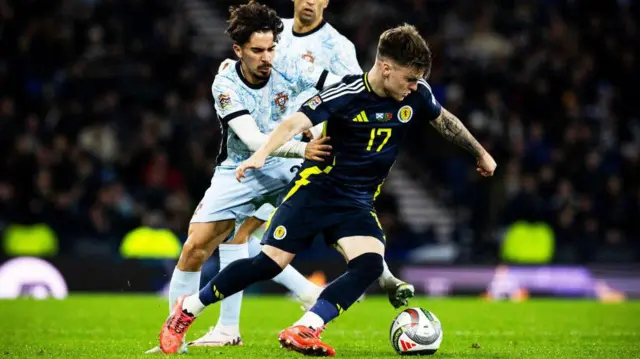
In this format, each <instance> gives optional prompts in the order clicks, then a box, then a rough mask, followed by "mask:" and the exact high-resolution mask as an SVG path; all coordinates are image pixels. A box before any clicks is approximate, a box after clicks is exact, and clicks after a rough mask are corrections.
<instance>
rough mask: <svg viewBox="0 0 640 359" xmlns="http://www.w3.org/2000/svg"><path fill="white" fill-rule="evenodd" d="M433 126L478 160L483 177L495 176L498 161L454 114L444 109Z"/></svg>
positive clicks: (478, 169) (433, 122)
mask: <svg viewBox="0 0 640 359" xmlns="http://www.w3.org/2000/svg"><path fill="white" fill-rule="evenodd" d="M431 125H432V126H433V127H434V128H435V129H436V130H438V132H440V134H441V135H442V136H443V137H444V138H446V139H447V140H449V141H451V142H453V143H455V144H456V145H458V146H460V147H462V148H464V149H465V150H467V151H468V152H470V153H471V154H472V155H473V156H474V157H475V158H476V161H477V165H478V168H477V171H478V172H480V174H481V175H483V176H485V177H489V176H493V172H494V171H495V169H496V166H497V164H496V161H495V160H494V159H493V157H491V155H490V154H489V152H487V151H486V150H485V149H484V148H483V147H482V145H481V144H480V143H479V142H478V141H477V140H476V139H475V137H473V135H472V134H471V132H469V130H468V129H467V128H466V127H465V126H464V125H463V124H462V121H460V119H458V118H457V117H456V116H455V115H454V114H452V113H451V112H449V111H447V110H446V109H445V108H444V107H443V108H442V112H441V113H440V116H438V118H436V119H435V120H433V121H431Z"/></svg>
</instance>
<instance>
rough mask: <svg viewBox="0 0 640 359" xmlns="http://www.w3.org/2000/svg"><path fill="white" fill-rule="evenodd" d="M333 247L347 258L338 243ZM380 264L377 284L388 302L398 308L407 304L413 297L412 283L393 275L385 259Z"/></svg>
mask: <svg viewBox="0 0 640 359" xmlns="http://www.w3.org/2000/svg"><path fill="white" fill-rule="evenodd" d="M335 249H336V250H337V251H338V252H339V253H340V254H342V256H343V257H344V258H345V260H347V257H346V255H345V254H344V251H343V250H342V248H340V246H339V245H336V246H335ZM382 265H383V271H382V275H381V276H380V278H378V284H379V285H380V287H381V288H382V289H383V290H384V291H385V292H387V296H388V297H389V303H391V305H392V306H393V307H394V308H400V307H402V306H407V305H409V299H410V298H413V296H414V295H415V288H414V287H413V285H411V284H409V283H407V282H405V281H403V280H401V279H398V278H397V277H396V276H394V275H393V273H391V270H389V266H388V265H387V261H383V262H382ZM358 301H360V300H358Z"/></svg>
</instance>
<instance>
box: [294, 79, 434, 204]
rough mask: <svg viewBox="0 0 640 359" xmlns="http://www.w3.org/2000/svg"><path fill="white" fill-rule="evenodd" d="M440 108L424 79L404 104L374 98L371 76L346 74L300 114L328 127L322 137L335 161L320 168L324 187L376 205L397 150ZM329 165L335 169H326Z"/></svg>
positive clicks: (314, 164)
mask: <svg viewBox="0 0 640 359" xmlns="http://www.w3.org/2000/svg"><path fill="white" fill-rule="evenodd" d="M441 109H442V108H441V106H440V104H439V103H438V101H436V99H435V97H434V96H433V93H432V92H431V87H430V86H429V84H428V83H427V82H426V81H425V80H422V79H421V80H419V81H418V90H417V91H414V92H411V94H409V95H408V96H407V97H405V98H404V100H403V101H401V102H398V101H395V100H393V99H391V98H384V97H380V96H378V95H376V94H375V93H374V92H373V91H372V90H371V86H370V84H369V83H368V81H367V74H366V73H365V74H363V75H348V76H345V77H344V78H343V79H342V81H341V82H339V83H337V84H335V85H334V86H331V87H329V88H327V89H325V90H323V91H321V92H320V93H319V94H318V95H316V96H314V97H312V98H311V99H309V100H308V101H307V102H306V103H305V104H304V105H302V107H301V108H300V110H299V111H300V112H303V113H304V114H305V115H307V116H308V117H309V119H311V122H313V124H314V125H317V124H319V123H322V122H325V121H326V123H325V129H324V133H323V134H324V135H325V136H328V137H331V141H330V144H331V146H333V151H332V154H331V158H329V159H327V160H326V161H325V162H322V163H310V161H306V162H307V163H305V165H303V168H306V167H309V166H312V165H313V166H319V167H324V170H323V173H322V174H321V175H322V177H324V178H323V180H322V181H321V182H322V183H325V184H330V185H331V186H333V187H335V190H337V191H338V192H340V194H341V195H344V196H347V197H349V198H351V199H354V200H356V201H357V202H359V203H361V204H365V205H372V204H373V200H374V197H375V194H376V192H377V191H379V186H381V184H382V182H383V181H384V179H385V178H386V177H387V175H388V173H389V171H390V170H391V167H392V166H393V164H394V162H395V160H396V157H397V155H398V147H399V145H400V143H401V141H402V139H403V137H404V134H405V133H406V131H407V130H408V129H409V125H410V123H411V121H431V120H434V119H436V118H438V116H440V112H441ZM327 166H330V167H331V168H327Z"/></svg>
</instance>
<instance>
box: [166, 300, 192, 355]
mask: <svg viewBox="0 0 640 359" xmlns="http://www.w3.org/2000/svg"><path fill="white" fill-rule="evenodd" d="M185 298H187V296H186V295H183V296H182V297H180V298H178V300H177V301H176V304H175V305H174V306H173V309H171V315H169V318H167V320H166V321H165V322H164V325H163V326H162V331H160V349H162V352H163V353H165V354H173V353H175V352H177V351H178V349H180V346H181V345H182V341H183V340H184V335H185V334H186V333H187V330H188V329H189V327H190V326H191V324H193V321H194V320H196V317H194V316H193V314H190V313H186V312H184V311H183V310H182V303H183V302H184V300H185Z"/></svg>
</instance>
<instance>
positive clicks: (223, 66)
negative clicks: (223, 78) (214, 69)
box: [218, 59, 235, 73]
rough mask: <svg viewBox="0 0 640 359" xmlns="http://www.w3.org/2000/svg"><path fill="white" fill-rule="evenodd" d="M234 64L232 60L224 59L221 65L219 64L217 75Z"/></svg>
mask: <svg viewBox="0 0 640 359" xmlns="http://www.w3.org/2000/svg"><path fill="white" fill-rule="evenodd" d="M234 63H235V61H234V60H232V59H225V60H224V61H222V63H221V64H220V66H219V67H218V73H220V72H222V71H224V70H226V69H227V67H229V66H231V65H233V64H234Z"/></svg>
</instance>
